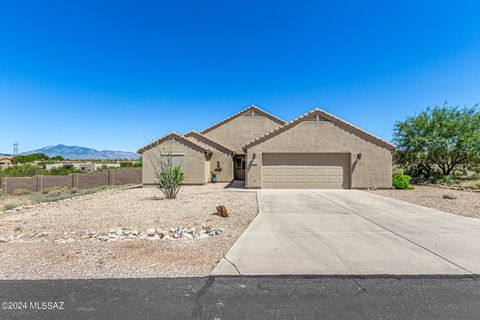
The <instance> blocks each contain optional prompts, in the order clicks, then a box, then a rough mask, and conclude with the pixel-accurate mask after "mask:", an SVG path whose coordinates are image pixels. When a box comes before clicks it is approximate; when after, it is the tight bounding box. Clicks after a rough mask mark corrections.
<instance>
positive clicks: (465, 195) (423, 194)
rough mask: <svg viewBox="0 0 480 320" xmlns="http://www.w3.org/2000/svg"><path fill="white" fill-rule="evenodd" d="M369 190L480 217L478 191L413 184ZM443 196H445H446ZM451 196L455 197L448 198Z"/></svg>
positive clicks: (459, 213)
mask: <svg viewBox="0 0 480 320" xmlns="http://www.w3.org/2000/svg"><path fill="white" fill-rule="evenodd" d="M369 192H373V193H376V194H379V195H382V196H386V197H390V198H394V199H398V200H403V201H407V202H411V203H414V204H418V205H422V206H425V207H429V208H433V209H437V210H441V211H445V212H449V213H453V214H457V215H460V216H465V217H471V218H480V193H479V192H470V191H461V190H450V189H442V188H437V187H431V186H415V189H413V190H372V191H369ZM444 196H447V198H445V197H444ZM452 197H453V198H455V199H448V198H452Z"/></svg>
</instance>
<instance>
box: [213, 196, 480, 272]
mask: <svg viewBox="0 0 480 320" xmlns="http://www.w3.org/2000/svg"><path fill="white" fill-rule="evenodd" d="M258 200H259V209H260V214H259V215H258V216H257V218H256V219H255V220H254V222H253V223H252V224H251V225H250V227H249V228H248V229H247V231H246V232H245V233H244V234H243V235H242V236H241V237H240V238H239V239H238V241H237V242H236V243H235V245H234V246H233V247H232V249H231V250H230V251H229V252H228V253H227V255H226V259H223V260H222V261H221V262H220V263H219V264H218V266H217V267H216V268H215V270H214V271H213V274H214V275H238V274H242V275H281V274H324V275H338V274H341V275H359V274H363V275H369V274H370V275H372V274H395V275H400V274H479V273H480V220H478V219H472V218H465V217H461V216H455V215H452V214H447V213H444V212H440V211H437V210H433V209H429V208H426V207H422V206H417V205H413V204H410V203H407V202H403V201H399V200H394V199H390V198H385V197H382V196H378V195H374V194H371V193H368V192H364V191H355V190H259V191H258Z"/></svg>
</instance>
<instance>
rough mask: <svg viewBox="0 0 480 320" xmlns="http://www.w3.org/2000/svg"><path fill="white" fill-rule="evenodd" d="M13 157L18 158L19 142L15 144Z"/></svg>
mask: <svg viewBox="0 0 480 320" xmlns="http://www.w3.org/2000/svg"><path fill="white" fill-rule="evenodd" d="M13 156H18V141H17V142H15V143H14V144H13Z"/></svg>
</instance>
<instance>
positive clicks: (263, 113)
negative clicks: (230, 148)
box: [200, 105, 287, 134]
mask: <svg viewBox="0 0 480 320" xmlns="http://www.w3.org/2000/svg"><path fill="white" fill-rule="evenodd" d="M249 111H250V112H253V113H255V114H257V115H260V116H264V117H266V118H268V119H270V120H272V121H274V122H276V123H278V124H279V125H284V124H286V123H287V122H286V121H284V120H282V119H280V118H277V117H275V116H274V115H272V114H270V113H268V112H266V111H264V110H262V109H260V108H259V107H257V106H255V105H251V106H249V107H248V108H245V109H243V110H241V111H239V112H237V113H235V114H234V115H232V116H230V117H228V118H226V119H224V120H222V121H220V122H218V123H216V124H214V125H213V126H211V127H208V128H206V129H204V130H202V131H201V132H200V133H201V134H205V133H207V132H210V131H212V130H213V129H216V128H218V127H220V126H221V125H223V124H225V123H227V122H229V121H232V120H233V119H235V118H237V117H239V116H241V115H243V114H245V113H246V112H249Z"/></svg>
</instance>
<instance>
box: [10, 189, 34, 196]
mask: <svg viewBox="0 0 480 320" xmlns="http://www.w3.org/2000/svg"><path fill="white" fill-rule="evenodd" d="M31 193H32V191H31V190H28V189H25V188H17V189H15V190H13V193H12V194H13V195H14V196H25V195H27V194H31Z"/></svg>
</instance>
